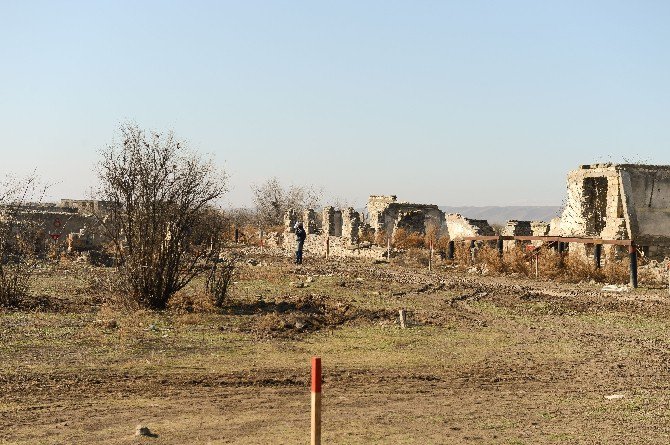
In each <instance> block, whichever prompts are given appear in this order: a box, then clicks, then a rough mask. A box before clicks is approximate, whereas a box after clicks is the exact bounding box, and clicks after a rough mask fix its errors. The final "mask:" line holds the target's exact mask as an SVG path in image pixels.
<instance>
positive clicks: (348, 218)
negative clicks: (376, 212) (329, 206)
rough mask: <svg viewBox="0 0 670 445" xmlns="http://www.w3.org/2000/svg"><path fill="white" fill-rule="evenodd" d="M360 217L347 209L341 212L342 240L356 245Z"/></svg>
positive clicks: (352, 210)
mask: <svg viewBox="0 0 670 445" xmlns="http://www.w3.org/2000/svg"><path fill="white" fill-rule="evenodd" d="M360 225H361V216H360V214H359V213H358V212H356V211H354V209H353V208H351V207H349V208H347V209H345V210H344V211H343V212H342V238H344V239H346V240H347V241H348V242H349V243H350V244H356V243H358V238H359V228H360Z"/></svg>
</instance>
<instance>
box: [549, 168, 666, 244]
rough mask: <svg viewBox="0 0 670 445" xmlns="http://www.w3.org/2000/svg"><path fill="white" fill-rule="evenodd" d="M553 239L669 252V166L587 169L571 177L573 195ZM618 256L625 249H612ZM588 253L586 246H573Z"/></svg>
mask: <svg viewBox="0 0 670 445" xmlns="http://www.w3.org/2000/svg"><path fill="white" fill-rule="evenodd" d="M551 234H552V235H561V236H573V237H586V238H595V239H610V240H611V239H615V240H616V239H630V240H633V242H634V243H635V244H636V245H638V246H642V247H645V248H646V246H650V247H649V248H646V251H647V252H649V254H650V255H655V256H663V255H665V254H666V253H667V252H668V249H669V248H670V166H658V165H637V164H594V165H583V166H581V167H580V168H579V169H577V170H573V171H571V172H570V173H569V174H568V196H567V201H566V206H565V209H564V211H563V214H562V215H561V218H560V221H557V223H556V224H552V229H551ZM608 247H609V248H608V249H607V252H610V253H611V254H617V253H620V252H617V251H620V250H622V249H621V248H620V247H619V248H617V247H611V246H608ZM571 249H572V250H575V251H576V250H584V251H585V252H587V253H588V248H587V247H586V246H584V248H583V249H582V248H581V247H579V246H571Z"/></svg>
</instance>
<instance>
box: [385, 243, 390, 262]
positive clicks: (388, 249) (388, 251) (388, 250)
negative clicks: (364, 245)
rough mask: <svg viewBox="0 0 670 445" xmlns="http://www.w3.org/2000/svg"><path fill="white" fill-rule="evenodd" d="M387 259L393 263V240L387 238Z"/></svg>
mask: <svg viewBox="0 0 670 445" xmlns="http://www.w3.org/2000/svg"><path fill="white" fill-rule="evenodd" d="M386 259H387V260H389V261H391V238H386Z"/></svg>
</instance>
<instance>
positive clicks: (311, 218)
mask: <svg viewBox="0 0 670 445" xmlns="http://www.w3.org/2000/svg"><path fill="white" fill-rule="evenodd" d="M302 223H303V227H304V228H305V232H307V234H308V235H313V234H315V233H316V231H317V228H316V213H315V212H314V209H306V210H305V211H304V212H303V214H302Z"/></svg>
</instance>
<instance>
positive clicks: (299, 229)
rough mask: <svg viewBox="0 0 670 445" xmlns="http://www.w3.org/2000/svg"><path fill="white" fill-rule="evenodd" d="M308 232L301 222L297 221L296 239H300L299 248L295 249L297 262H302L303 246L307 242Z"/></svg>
mask: <svg viewBox="0 0 670 445" xmlns="http://www.w3.org/2000/svg"><path fill="white" fill-rule="evenodd" d="M305 238H307V232H305V229H304V228H303V226H302V223H301V222H297V223H295V239H296V241H298V248H297V249H296V251H295V264H302V246H303V245H304V244H305Z"/></svg>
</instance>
